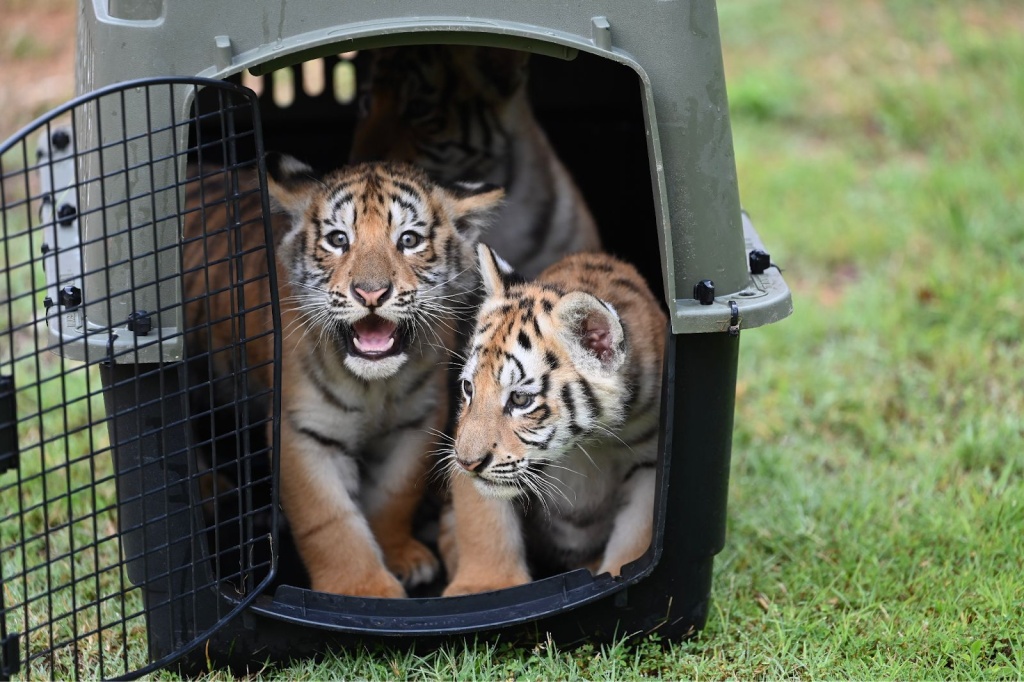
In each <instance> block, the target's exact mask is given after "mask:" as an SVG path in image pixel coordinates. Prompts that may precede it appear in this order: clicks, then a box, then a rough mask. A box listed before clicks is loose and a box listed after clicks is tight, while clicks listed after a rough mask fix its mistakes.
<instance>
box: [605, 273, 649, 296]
mask: <svg viewBox="0 0 1024 682" xmlns="http://www.w3.org/2000/svg"><path fill="white" fill-rule="evenodd" d="M612 284H614V285H615V286H617V287H621V288H622V289H628V290H630V291H632V292H633V293H634V294H636V295H637V296H643V297H645V298H646V297H647V296H648V292H647V291H645V290H644V289H643V288H642V287H641V286H640V285H638V284H637V283H636V282H633V281H631V280H628V279H626V278H625V277H616V278H615V279H613V280H612Z"/></svg>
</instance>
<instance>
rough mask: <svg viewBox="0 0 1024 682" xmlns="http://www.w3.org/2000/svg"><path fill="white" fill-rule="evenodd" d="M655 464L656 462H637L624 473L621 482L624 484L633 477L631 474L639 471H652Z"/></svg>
mask: <svg viewBox="0 0 1024 682" xmlns="http://www.w3.org/2000/svg"><path fill="white" fill-rule="evenodd" d="M657 464H658V463H657V462H637V463H636V464H634V465H633V466H631V467H630V468H629V471H627V472H626V475H625V476H623V477H622V482H623V483H625V482H626V481H628V480H629V479H630V478H631V477H632V476H633V474H635V473H636V472H638V471H640V470H641V469H653V468H654V467H655V466H657Z"/></svg>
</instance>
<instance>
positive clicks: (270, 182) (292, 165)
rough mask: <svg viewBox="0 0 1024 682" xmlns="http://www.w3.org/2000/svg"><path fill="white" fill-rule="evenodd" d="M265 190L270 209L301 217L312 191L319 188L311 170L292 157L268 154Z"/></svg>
mask: <svg viewBox="0 0 1024 682" xmlns="http://www.w3.org/2000/svg"><path fill="white" fill-rule="evenodd" d="M266 164H267V190H268V191H269V192H270V198H271V201H272V208H273V209H275V210H281V211H285V212H286V213H290V214H291V215H292V216H296V217H299V216H302V215H304V214H305V212H306V209H308V208H309V205H310V202H311V201H312V198H313V190H314V189H315V188H317V187H319V186H320V181H319V180H318V179H317V177H316V173H315V172H314V171H313V169H312V168H311V167H310V166H308V165H306V164H305V163H303V162H302V161H299V160H298V159H296V158H295V157H294V156H288V155H287V154H278V153H276V152H270V153H268V154H267V156H266Z"/></svg>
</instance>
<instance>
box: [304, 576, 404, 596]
mask: <svg viewBox="0 0 1024 682" xmlns="http://www.w3.org/2000/svg"><path fill="white" fill-rule="evenodd" d="M312 588H313V590H314V591H316V592H330V593H331V594H341V595H346V596H350V597H380V598H383V599H402V598H404V597H405V588H404V587H402V583H400V582H398V580H397V579H396V578H395V576H393V575H391V574H390V573H388V572H387V571H384V570H381V571H378V572H374V573H372V574H370V575H367V576H362V577H359V576H345V577H341V576H332V577H331V578H328V579H321V580H313V585H312Z"/></svg>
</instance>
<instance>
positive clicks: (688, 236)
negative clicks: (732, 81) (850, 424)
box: [0, 0, 791, 677]
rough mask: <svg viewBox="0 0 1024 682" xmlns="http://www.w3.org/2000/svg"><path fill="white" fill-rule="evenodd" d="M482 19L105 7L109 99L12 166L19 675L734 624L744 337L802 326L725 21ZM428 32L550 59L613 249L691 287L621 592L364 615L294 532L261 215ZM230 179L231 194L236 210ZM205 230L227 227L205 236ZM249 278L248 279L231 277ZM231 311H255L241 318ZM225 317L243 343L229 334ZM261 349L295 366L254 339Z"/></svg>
mask: <svg viewBox="0 0 1024 682" xmlns="http://www.w3.org/2000/svg"><path fill="white" fill-rule="evenodd" d="M478 5H479V3H472V2H467V1H466V0H434V1H431V2H427V3H423V2H416V3H414V2H404V1H398V0H392V1H390V2H350V3H345V4H344V6H332V5H330V4H327V3H319V2H314V1H313V0H301V1H296V0H292V1H291V2H288V3H285V2H283V1H282V0H260V1H259V2H250V3H245V4H244V6H243V5H242V4H240V3H239V4H237V7H233V8H229V6H225V5H218V6H217V7H216V8H212V7H209V6H208V3H203V2H201V1H200V0H176V1H175V2H168V1H167V0H137V1H133V2H124V1H123V0H111V1H110V2H103V1H102V0H81V11H80V20H79V41H78V50H79V59H78V64H79V67H78V69H79V72H78V86H79V91H80V92H81V93H82V94H81V95H80V97H79V98H78V99H76V100H75V101H74V102H72V103H70V104H68V105H67V106H65V107H63V108H61V109H59V110H57V111H55V112H53V113H52V114H50V115H48V116H46V117H44V118H43V119H41V120H40V122H38V123H37V124H35V125H34V126H32V127H31V128H30V129H28V130H26V131H24V132H23V133H22V134H20V135H19V136H17V137H15V138H14V139H12V140H11V141H9V142H8V143H6V144H5V145H4V146H3V147H2V149H0V151H2V152H3V156H2V157H0V163H2V166H0V172H2V181H3V184H2V185H0V192H2V194H0V202H2V204H3V226H4V235H5V243H4V244H5V245H4V251H3V254H4V262H5V270H4V275H3V279H2V280H0V286H3V287H6V291H5V293H6V304H5V305H6V323H7V324H6V331H5V332H3V335H2V336H0V472H2V473H0V500H2V502H0V504H3V530H2V538H3V540H2V543H3V544H2V546H0V557H2V560H3V563H2V566H0V580H2V586H3V591H2V596H0V598H2V599H3V602H2V605H0V606H2V611H3V618H2V619H0V628H2V631H0V656H2V669H0V673H2V675H3V676H9V675H15V674H17V675H29V676H42V677H50V676H57V675H62V674H68V673H69V672H70V673H74V674H77V675H80V676H99V677H109V676H129V675H134V674H139V673H141V672H144V671H147V670H151V669H153V668H155V667H159V666H163V665H167V664H169V663H171V662H172V661H175V660H180V661H181V664H182V665H183V666H186V667H192V666H196V665H205V663H206V661H213V662H216V663H229V664H237V665H244V664H247V663H249V662H253V661H265V660H267V659H268V658H275V659H276V658H283V657H287V656H292V657H294V656H302V655H306V654H314V653H316V652H318V651H322V650H324V649H325V648H328V647H331V646H345V645H348V644H351V643H354V642H357V641H361V642H366V641H378V642H385V643H392V644H401V643H404V642H410V641H416V642H417V643H419V644H422V645H425V646H430V645H432V644H434V643H437V642H441V641H444V640H445V639H446V638H450V637H452V636H458V635H465V634H470V633H473V634H476V633H489V634H494V635H501V636H502V637H505V638H506V639H508V638H516V637H519V636H523V637H531V636H535V635H536V634H537V633H550V634H551V635H552V636H553V637H554V638H555V640H556V641H560V642H565V643H572V642H576V641H580V640H582V639H590V640H593V639H600V638H609V637H611V636H613V634H615V633H619V634H623V633H632V632H659V633H661V634H662V635H663V636H666V637H681V636H685V635H688V634H690V633H693V632H695V631H696V630H697V629H699V628H701V627H702V626H703V625H704V623H705V620H706V618H707V611H708V605H709V599H710V593H711V575H712V564H713V558H714V556H715V554H717V553H718V552H719V551H720V549H721V548H722V545H723V543H724V530H725V507H726V494H727V487H728V471H729V458H730V449H731V432H732V420H733V404H734V397H735V382H736V367H737V358H738V350H739V336H740V330H741V329H749V328H753V327H757V326H761V325H764V324H769V323H771V322H775V321H777V320H780V319H782V318H784V317H785V316H786V315H788V314H789V313H790V311H791V301H790V296H789V291H788V289H787V288H786V285H785V283H784V282H783V280H782V278H781V276H780V274H779V272H778V269H777V268H774V266H773V265H772V264H771V262H770V258H769V257H768V255H767V253H766V252H765V250H764V247H763V245H762V244H761V242H760V240H759V238H758V236H757V234H756V233H755V231H754V229H753V227H752V225H751V223H750V221H749V219H748V218H747V216H746V214H744V213H743V212H742V211H741V210H740V206H739V197H738V191H737V185H736V177H735V167H734V161H733V157H732V139H731V132H730V126H729V118H728V111H727V103H726V92H725V82H724V76H723V70H722V58H721V47H720V44H719V38H718V24H717V16H716V12H715V8H714V4H713V3H700V2H682V1H678V2H651V3H649V4H645V5H642V6H641V5H636V3H627V2H622V1H614V2H613V1H612V0H608V1H606V2H590V3H583V4H575V5H568V4H565V3H561V4H559V3H544V2H530V3H527V2H519V3H505V4H504V5H493V4H491V5H487V6H478ZM414 44H463V45H482V46H492V47H499V48H509V49H516V50H523V51H528V52H531V53H533V56H532V58H531V67H530V76H529V78H530V80H529V84H530V91H531V100H532V103H533V108H534V110H535V113H536V115H537V118H538V120H539V121H540V123H541V124H542V127H543V128H544V129H545V131H546V132H547V134H548V136H549V138H550V140H551V143H552V145H553V146H554V147H555V149H556V150H557V152H558V154H559V155H560V156H561V158H562V160H563V161H564V162H565V164H566V166H567V168H568V169H569V170H570V171H571V173H572V174H573V176H574V178H575V179H576V181H577V183H578V185H579V186H580V188H581V190H582V193H583V195H584V197H585V199H586V200H587V202H588V203H589V205H590V207H591V210H592V211H593V213H594V215H595V217H596V219H597V221H598V224H599V227H600V230H601V234H602V239H603V240H604V242H605V245H606V247H607V248H608V249H609V250H610V251H612V252H614V253H616V254H618V255H620V256H622V257H624V258H625V259H627V260H630V261H632V262H633V263H634V264H636V265H637V266H638V268H639V269H640V270H641V272H642V273H643V274H644V275H645V276H646V277H647V278H648V280H649V281H650V282H651V283H652V290H654V291H656V292H659V293H661V294H663V296H664V302H665V305H666V308H667V311H668V313H669V318H670V321H671V329H670V330H667V333H669V334H670V335H671V336H670V343H668V344H667V346H666V348H667V350H666V357H665V369H664V381H663V390H662V405H661V410H662V418H661V423H662V430H661V434H660V441H659V464H658V473H657V481H658V483H657V486H658V490H657V498H656V504H655V533H654V539H653V541H652V545H651V547H650V549H649V550H648V551H647V553H646V554H645V555H644V557H642V558H641V559H640V560H639V561H637V562H635V563H634V564H632V565H629V566H627V567H626V569H625V570H624V572H623V576H622V577H621V578H616V579H613V578H611V577H610V576H608V575H603V576H596V577H593V576H591V575H590V574H589V573H588V572H587V571H585V570H579V571H574V572H570V573H565V574H560V575H556V576H553V577H550V578H545V579H543V580H538V581H535V582H533V583H531V584H528V585H524V586H521V587H516V588H511V589H507V590H502V591H497V592H491V593H485V594H480V595H471V596H465V597H454V598H441V597H438V596H432V595H425V596H419V597H415V598H410V599H404V600H382V599H364V598H357V597H344V596H337V595H330V594H322V593H316V592H313V591H311V590H309V589H308V587H307V585H308V583H307V579H306V577H305V575H304V572H303V570H302V568H301V562H300V561H299V559H298V556H297V554H296V553H295V550H294V548H293V547H292V546H291V544H290V542H289V538H288V532H287V524H286V520H285V519H284V518H283V517H282V516H281V514H279V509H278V502H277V498H278V491H277V485H276V481H277V467H276V456H277V447H276V446H277V445H278V443H277V442H276V441H277V436H276V432H273V431H272V432H271V435H272V437H271V438H269V439H268V438H267V433H268V431H267V427H266V424H267V423H268V422H269V423H276V422H277V419H278V417H279V415H280V405H279V400H278V397H277V395H276V393H275V392H274V391H272V390H265V391H253V390H252V389H251V386H250V383H249V382H247V380H246V377H247V376H248V375H249V374H250V373H253V372H257V371H260V370H266V366H267V365H272V366H273V368H274V370H275V371H279V362H278V360H279V357H280V348H281V337H280V326H279V325H278V324H276V319H277V298H276V295H274V292H276V285H275V282H274V278H273V273H274V268H273V267H272V263H273V253H272V243H273V238H272V237H273V235H272V233H271V229H270V226H269V224H266V225H265V224H264V223H263V222H262V221H256V222H253V221H250V220H247V219H246V218H245V216H246V215H251V211H250V212H248V213H247V211H246V206H250V207H251V206H252V205H253V204H255V205H257V206H261V207H262V208H263V209H264V213H266V212H267V210H266V209H267V199H266V194H265V192H264V191H263V184H264V177H265V171H264V167H263V150H264V147H266V148H270V149H275V150H282V151H288V152H289V153H291V154H294V155H295V156H298V157H300V158H303V159H304V160H307V161H309V162H311V163H313V164H314V165H317V166H318V167H320V168H321V169H329V168H331V167H333V166H337V165H340V163H341V162H343V161H344V160H345V159H346V158H347V156H348V151H349V146H350V144H351V137H352V131H353V128H354V126H355V121H356V115H357V114H356V108H357V107H356V105H355V104H354V102H353V100H354V99H355V88H356V87H358V83H359V82H360V78H361V77H363V76H365V58H366V56H367V54H368V52H369V51H372V50H374V49H378V48H381V47H386V46H395V45H414ZM254 77H255V78H261V79H262V83H261V84H260V85H259V87H257V84H256V83H254V80H253V79H254ZM313 80H316V81H319V82H322V83H323V82H325V83H326V87H324V88H323V91H322V92H320V93H316V92H315V89H316V88H313V87H310V83H311V82H312V81H313ZM249 85H252V86H253V87H254V88H256V89H260V90H261V92H260V94H259V95H258V96H257V95H256V94H255V93H254V92H253V91H252V90H251V89H249V88H248V87H247V86H249ZM207 178H216V179H217V182H218V185H219V186H222V187H225V188H227V189H226V191H225V192H223V193H221V194H209V195H206V194H204V191H203V187H204V186H205V182H204V181H205V180H206V179H207ZM195 213H198V214H199V215H200V216H201V217H202V218H203V221H204V223H205V224H206V225H207V231H206V232H205V233H204V234H202V235H200V236H198V237H195V236H193V237H189V238H187V239H185V240H184V241H183V232H182V225H183V223H184V222H185V221H187V220H189V219H190V216H191V217H193V218H194V217H195V216H194V215H193V214H195ZM215 226H219V227H215ZM196 254H198V256H197V255H196ZM218 269H219V271H220V273H221V274H224V273H227V276H226V278H224V280H221V279H219V278H218V280H217V281H228V282H229V283H230V284H228V285H226V286H222V287H221V288H218V287H217V286H216V284H215V283H214V280H213V278H209V277H205V279H204V276H203V275H202V274H200V273H203V272H214V271H217V270H218ZM185 274H191V275H193V276H194V277H193V279H195V276H198V279H199V281H203V282H204V285H203V286H200V287H199V290H198V291H196V290H192V289H190V288H189V287H187V286H183V285H182V276H183V275H185ZM253 291H256V292H262V293H258V294H256V295H253V293H252V292H253ZM216 297H227V299H228V300H229V301H230V303H231V309H232V310H233V311H234V314H233V315H232V316H230V317H229V318H226V319H211V317H210V314H209V311H210V310H211V309H212V308H211V307H210V305H209V304H210V301H212V300H214V299H215V298H216ZM190 306H193V307H194V306H197V308H194V309H197V310H199V311H200V312H201V313H202V312H204V311H205V312H206V313H207V314H205V315H202V314H200V315H199V316H198V317H196V316H193V315H191V314H190V312H189V311H190V309H193V308H190ZM196 319H200V320H202V322H200V323H198V324H197V323H195V320H196ZM253 320H263V321H265V323H264V324H255V323H254V322H253ZM217 324H227V325H231V328H232V337H233V338H234V339H236V340H237V342H236V343H232V344H228V345H224V346H217V345H216V344H215V343H214V342H213V341H212V340H211V339H212V338H213V336H212V335H210V334H206V333H205V332H208V331H209V329H210V328H211V327H212V326H213V325H217ZM193 335H195V336H193ZM260 335H269V336H271V337H272V338H273V346H274V349H275V353H274V357H272V358H264V357H256V356H255V354H253V353H250V352H248V348H249V341H251V340H253V339H255V338H258V337H259V336H260ZM190 338H196V339H201V340H202V342H201V343H198V344H190V343H186V341H187V340H189V339H190ZM197 347H198V348H200V351H197V350H196V348H197ZM44 351H51V352H44ZM224 359H227V360H228V361H230V363H231V366H232V367H233V370H234V371H233V373H232V374H231V375H230V376H229V377H228V378H226V379H225V378H222V377H221V378H218V375H217V374H216V373H215V372H213V371H212V370H211V368H212V367H213V364H214V363H215V362H218V361H221V360H224ZM278 383H279V382H275V384H274V385H278Z"/></svg>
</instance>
